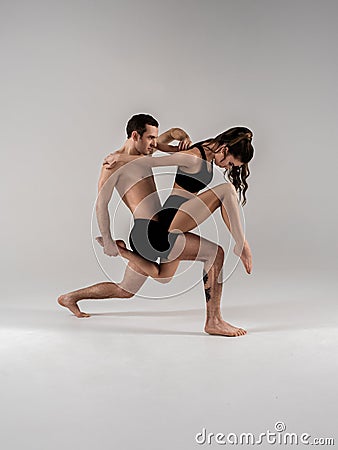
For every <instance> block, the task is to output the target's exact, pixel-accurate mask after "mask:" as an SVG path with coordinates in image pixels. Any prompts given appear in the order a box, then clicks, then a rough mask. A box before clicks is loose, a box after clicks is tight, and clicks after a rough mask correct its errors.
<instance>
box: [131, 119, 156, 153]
mask: <svg viewBox="0 0 338 450" xmlns="http://www.w3.org/2000/svg"><path fill="white" fill-rule="evenodd" d="M133 133H135V134H134V141H135V148H136V150H137V151H138V153H139V154H141V155H151V154H152V153H153V152H154V151H155V150H156V146H157V137H158V128H157V127H154V126H153V125H146V131H145V132H144V133H143V135H142V137H140V135H139V134H138V133H137V132H136V131H135V132H133Z"/></svg>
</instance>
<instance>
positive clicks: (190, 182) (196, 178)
mask: <svg viewBox="0 0 338 450" xmlns="http://www.w3.org/2000/svg"><path fill="white" fill-rule="evenodd" d="M194 147H197V148H198V150H199V151H200V153H201V156H202V159H203V161H202V167H201V170H200V171H199V172H197V173H186V172H183V170H181V169H177V172H176V177H175V183H177V184H178V185H179V186H180V187H182V188H183V189H185V190H186V191H189V192H191V193H194V194H195V193H197V192H198V191H200V190H201V189H204V188H205V187H206V186H207V184H209V183H210V181H211V180H212V177H213V165H212V164H211V170H210V172H209V170H208V166H209V164H208V163H207V157H206V155H205V151H204V148H203V147H202V144H199V143H198V144H193V145H191V146H190V148H194Z"/></svg>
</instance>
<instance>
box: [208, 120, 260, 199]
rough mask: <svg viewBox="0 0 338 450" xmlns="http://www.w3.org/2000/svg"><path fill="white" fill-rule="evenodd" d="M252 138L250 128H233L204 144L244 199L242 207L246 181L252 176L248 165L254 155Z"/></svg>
mask: <svg viewBox="0 0 338 450" xmlns="http://www.w3.org/2000/svg"><path fill="white" fill-rule="evenodd" d="M252 136H253V133H252V131H251V130H249V128H245V127H233V128H229V129H228V130H226V131H224V132H223V133H221V134H219V135H218V136H216V137H215V138H212V139H208V140H206V141H205V144H204V145H205V147H206V148H208V149H209V150H211V151H212V152H213V153H214V154H215V157H214V160H215V163H216V164H217V166H219V167H221V168H224V169H225V170H226V172H227V175H228V178H229V180H230V181H231V183H232V184H233V185H234V186H235V188H236V191H237V192H238V193H239V197H240V199H241V197H243V201H242V205H245V203H246V196H245V193H246V191H247V189H248V184H247V182H246V179H247V178H248V176H249V175H250V171H249V166H248V163H249V162H250V161H251V159H252V157H253V154H254V148H253V146H252V144H251V141H252Z"/></svg>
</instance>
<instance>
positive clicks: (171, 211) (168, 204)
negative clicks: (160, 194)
mask: <svg viewBox="0 0 338 450" xmlns="http://www.w3.org/2000/svg"><path fill="white" fill-rule="evenodd" d="M188 200H189V199H187V198H186V197H181V196H180V195H170V196H169V197H168V198H167V200H166V201H165V203H164V205H163V206H162V209H161V211H160V212H159V213H158V218H159V221H160V222H161V224H162V225H163V226H164V227H165V228H166V229H167V230H168V229H169V227H170V224H171V222H172V221H173V218H174V217H175V214H176V212H177V210H178V209H179V207H180V206H181V205H183V203H185V202H186V201H188Z"/></svg>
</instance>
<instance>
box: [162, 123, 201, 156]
mask: <svg viewBox="0 0 338 450" xmlns="http://www.w3.org/2000/svg"><path fill="white" fill-rule="evenodd" d="M172 141H179V144H178V145H168V144H170V142H172ZM191 144H192V142H191V139H190V136H189V135H188V133H187V132H186V131H184V130H182V128H170V130H167V131H165V132H164V133H162V134H160V136H159V137H158V139H157V149H158V150H161V151H162V152H170V153H172V152H179V151H181V150H186V149H187V148H189V147H190V145H191Z"/></svg>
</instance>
